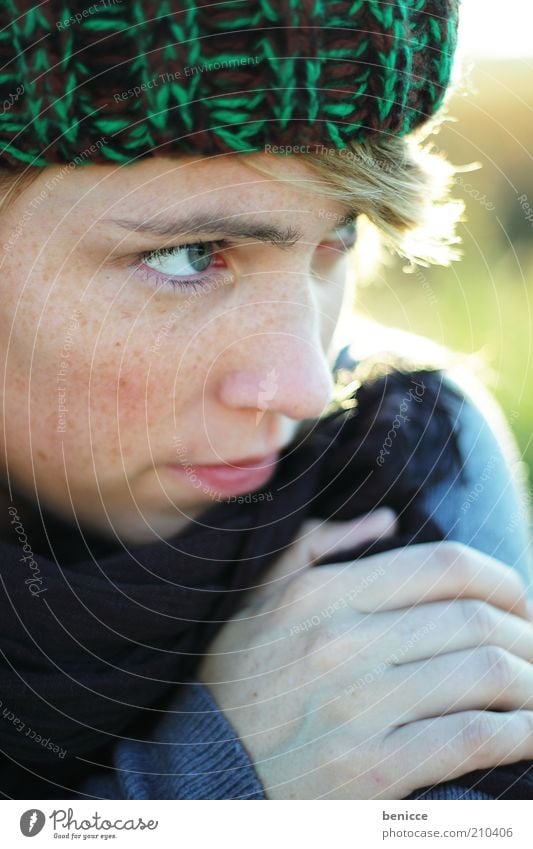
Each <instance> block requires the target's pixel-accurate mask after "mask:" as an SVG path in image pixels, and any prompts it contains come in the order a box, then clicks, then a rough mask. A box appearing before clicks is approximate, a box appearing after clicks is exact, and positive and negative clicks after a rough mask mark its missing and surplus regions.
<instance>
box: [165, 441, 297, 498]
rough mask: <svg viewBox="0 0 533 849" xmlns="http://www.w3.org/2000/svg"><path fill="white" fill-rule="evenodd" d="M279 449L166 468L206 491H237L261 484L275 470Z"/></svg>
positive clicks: (231, 493)
mask: <svg viewBox="0 0 533 849" xmlns="http://www.w3.org/2000/svg"><path fill="white" fill-rule="evenodd" d="M280 453H281V451H280V450H277V451H274V452H272V453H271V454H267V455H266V456H264V457H247V458H243V459H240V460H232V461H228V462H227V463H223V464H218V465H199V466H191V465H187V464H181V465H179V466H171V467H170V469H171V470H172V472H173V473H174V474H176V475H178V476H179V477H180V479H182V480H183V479H185V480H188V481H189V483H190V484H191V486H192V487H193V488H194V489H198V490H200V489H202V490H203V491H204V492H205V493H206V494H209V493H211V494H215V493H223V494H225V495H238V494H243V493H246V492H251V491H253V490H254V489H259V488H260V487H262V486H264V485H265V483H266V482H267V481H268V480H269V478H271V477H272V475H273V474H274V472H275V470H276V466H277V462H278V460H279V456H280Z"/></svg>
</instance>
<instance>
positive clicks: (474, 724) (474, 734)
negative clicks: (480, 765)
mask: <svg viewBox="0 0 533 849" xmlns="http://www.w3.org/2000/svg"><path fill="white" fill-rule="evenodd" d="M499 730H500V723H499V720H498V717H497V716H495V715H494V714H491V713H487V712H486V711H483V712H481V713H476V714H475V715H474V716H473V717H471V718H470V719H469V721H467V724H466V725H465V726H464V728H463V731H462V735H461V737H462V739H461V744H462V751H463V752H464V753H465V754H466V755H467V757H472V756H473V757H476V755H477V756H478V758H479V760H482V759H483V755H484V754H486V749H487V747H491V746H494V738H495V736H496V735H497V734H498V731H499Z"/></svg>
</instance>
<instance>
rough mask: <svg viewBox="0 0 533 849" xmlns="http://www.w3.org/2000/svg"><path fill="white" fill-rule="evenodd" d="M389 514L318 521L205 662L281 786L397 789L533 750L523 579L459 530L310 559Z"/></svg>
mask: <svg viewBox="0 0 533 849" xmlns="http://www.w3.org/2000/svg"><path fill="white" fill-rule="evenodd" d="M393 531H394V516H393V514H391V511H388V510H379V511H375V513H374V514H371V515H370V516H368V517H366V518H363V519H359V520H357V521H355V522H329V523H320V522H315V521H313V522H307V523H305V525H304V526H303V527H302V529H301V532H300V534H299V535H298V538H297V539H296V540H295V541H294V543H293V544H292V545H291V547H290V548H289V549H288V550H287V551H286V552H285V553H284V554H283V556H282V557H281V558H280V559H279V560H278V561H277V562H276V564H275V565H274V567H272V569H271V570H270V571H269V572H268V573H267V575H266V576H265V583H264V584H263V586H262V587H261V588H260V589H256V590H253V591H251V593H250V594H249V596H248V597H247V600H246V604H245V607H243V608H242V609H241V610H240V611H239V613H238V614H237V616H236V617H234V618H233V619H232V620H230V621H229V622H227V623H226V624H225V625H224V626H223V627H222V628H221V630H220V631H219V632H218V634H217V636H216V638H215V639H214V641H213V642H212V643H211V645H210V648H209V652H210V653H209V654H208V655H206V656H205V658H203V659H202V662H201V664H200V667H199V669H198V677H199V680H201V681H203V682H204V684H205V685H206V686H207V687H208V688H209V689H210V691H211V692H212V694H213V696H214V698H215V700H216V701H217V703H218V705H219V707H220V708H221V710H222V711H223V712H224V713H225V715H226V716H227V718H228V720H229V721H230V722H231V724H232V725H233V727H234V728H235V730H236V732H237V734H238V735H239V737H240V738H241V740H242V742H243V745H244V746H245V748H246V749H247V751H248V753H249V754H250V757H251V759H252V761H253V763H254V766H255V769H256V772H257V774H258V776H259V778H260V779H261V782H262V784H263V787H264V788H265V792H266V795H267V797H268V798H270V799H316V798H329V799H402V798H405V797H406V796H408V795H409V794H410V793H411V792H412V791H413V790H415V789H417V788H420V787H424V786H426V785H430V784H433V783H438V782H441V781H445V780H447V779H451V778H454V777H457V776H459V775H463V774H465V773H467V772H470V771H471V770H475V769H483V768H489V767H493V766H497V765H499V764H507V763H514V762H516V761H519V760H522V759H531V758H533V669H532V667H531V661H532V660H533V625H532V623H531V618H530V614H529V613H528V608H527V603H526V596H525V587H524V585H523V582H522V580H521V578H520V577H519V576H518V574H517V573H516V572H514V571H513V570H512V569H510V568H509V567H508V566H505V565H504V564H502V563H500V562H499V561H497V560H495V559H493V558H491V557H488V556H486V555H484V554H482V553H480V552H478V551H476V550H474V549H471V548H468V547H466V546H464V545H461V544H458V543H455V542H441V543H424V544H418V545H412V546H407V547H404V548H399V549H394V550H391V551H387V552H385V553H382V554H376V555H372V556H369V557H365V558H362V559H359V560H356V561H352V562H348V563H335V564H334V565H325V566H321V567H320V568H314V569H313V568H309V565H310V564H312V563H313V562H314V561H316V560H319V559H322V558H323V557H324V556H325V555H330V554H331V552H332V551H336V552H339V551H340V550H342V548H345V549H346V548H348V547H349V546H352V545H355V544H356V543H358V542H361V541H364V540H368V539H372V538H374V537H378V536H379V535H380V534H385V535H386V534H390V533H392V532H393Z"/></svg>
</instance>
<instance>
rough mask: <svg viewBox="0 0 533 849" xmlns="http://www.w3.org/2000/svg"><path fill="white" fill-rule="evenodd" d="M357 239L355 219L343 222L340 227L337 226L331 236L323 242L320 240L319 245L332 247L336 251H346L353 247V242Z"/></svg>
mask: <svg viewBox="0 0 533 849" xmlns="http://www.w3.org/2000/svg"><path fill="white" fill-rule="evenodd" d="M356 240H357V227H356V223H355V221H351V222H349V223H348V224H343V225H342V226H340V227H337V228H336V229H335V230H334V231H333V234H332V236H331V238H329V239H326V240H325V241H324V242H321V245H320V246H321V247H325V248H334V249H335V250H336V251H341V252H343V251H348V250H350V248H353V246H354V245H355V242H356Z"/></svg>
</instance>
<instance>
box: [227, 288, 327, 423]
mask: <svg viewBox="0 0 533 849" xmlns="http://www.w3.org/2000/svg"><path fill="white" fill-rule="evenodd" d="M268 307H269V308H268V309H264V308H262V307H259V306H258V307H257V308H256V311H255V320H254V328H253V331H252V332H250V329H249V328H248V329H247V328H246V324H245V321H243V323H242V325H241V332H240V333H239V336H238V338H237V339H236V341H233V342H232V343H230V346H229V347H228V348H227V349H226V354H227V357H228V359H227V360H226V368H225V370H224V372H223V374H222V377H221V379H220V381H219V385H218V399H219V401H220V402H221V403H222V404H224V405H225V406H227V407H230V408H249V409H253V410H256V411H261V412H262V414H263V415H264V414H265V413H266V411H270V412H276V413H278V414H281V415H284V416H287V417H288V418H291V419H297V420H300V419H308V418H315V417H318V416H320V415H321V414H322V413H323V412H324V409H325V407H326V406H327V404H328V403H329V402H330V400H331V398H332V395H333V387H334V384H333V376H332V373H331V367H330V365H329V363H328V360H327V358H326V355H325V352H324V349H323V344H322V340H321V338H320V336H321V334H320V326H319V320H318V317H317V311H316V309H312V308H311V306H310V305H304V304H291V305H290V306H289V305H288V304H287V303H286V302H285V303H283V302H277V303H276V304H275V305H274V304H272V305H270V304H269V305H268ZM261 310H262V312H263V315H264V324H265V325H267V326H263V322H261V323H260V324H259V316H258V312H259V311H261ZM291 316H292V320H291ZM246 330H248V332H246ZM243 331H244V332H243Z"/></svg>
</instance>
